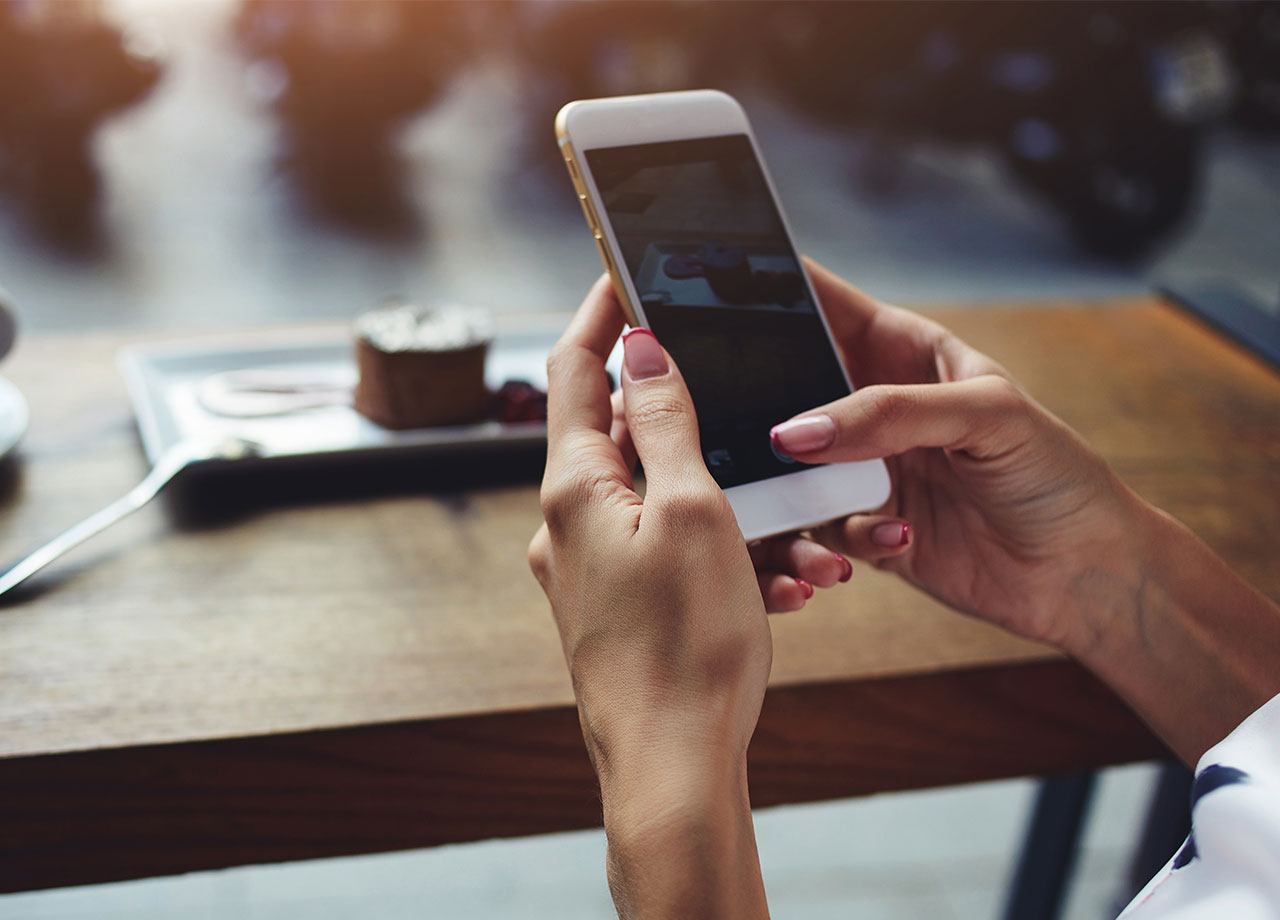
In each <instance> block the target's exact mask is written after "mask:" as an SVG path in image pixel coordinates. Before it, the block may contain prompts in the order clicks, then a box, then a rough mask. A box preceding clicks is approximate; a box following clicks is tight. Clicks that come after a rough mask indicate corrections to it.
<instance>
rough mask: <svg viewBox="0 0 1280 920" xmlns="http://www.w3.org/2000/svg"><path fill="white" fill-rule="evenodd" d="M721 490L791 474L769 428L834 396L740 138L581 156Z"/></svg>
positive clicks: (823, 351) (819, 344)
mask: <svg viewBox="0 0 1280 920" xmlns="http://www.w3.org/2000/svg"><path fill="white" fill-rule="evenodd" d="M585 154H586V159H587V163H588V165H589V166H590V168H591V173H592V175H593V177H594V178H595V182H596V186H597V187H598V188H599V190H600V196H601V198H602V199H603V201H604V206H605V210H606V212H607V213H608V220H609V223H610V224H611V225H612V226H613V232H614V234H615V235H616V236H617V239H618V243H619V245H620V246H621V248H622V256H623V259H624V260H625V262H626V270H627V271H628V272H629V273H630V275H631V279H632V281H633V282H634V283H635V288H636V292H637V294H638V295H639V297H640V301H641V305H642V308H643V310H644V314H645V316H646V317H647V318H648V320H649V325H650V327H651V328H652V329H653V332H654V334H655V335H656V336H657V337H658V341H660V342H661V343H662V344H663V345H664V346H666V348H667V351H669V352H670V353H671V355H672V357H673V358H675V360H676V363H677V364H678V365H679V366H680V371H681V373H683V374H684V377H685V380H686V381H687V382H688V384H689V392H690V393H691V394H692V395H693V402H694V406H695V408H696V409H697V412H698V424H699V428H700V430H701V434H702V454H703V457H704V458H705V459H706V461H707V468H708V469H709V470H710V471H711V474H712V475H713V476H714V477H715V479H716V482H718V483H719V484H720V487H721V488H729V487H730V486H736V485H742V484H743V483H748V482H756V481H758V480H761V479H768V478H770V477H771V476H779V475H782V474H784V473H791V472H795V471H796V470H797V469H798V468H800V467H802V466H803V464H798V463H796V462H795V461H794V460H790V459H789V458H781V457H779V456H777V455H775V454H774V452H773V449H772V447H771V446H770V445H769V429H770V428H772V427H773V426H774V425H776V424H778V423H779V422H782V421H785V420H787V419H788V418H790V417H791V416H793V415H795V414H796V413H798V412H803V411H804V410H806V409H812V408H814V407H815V406H820V405H822V404H823V403H826V402H829V401H831V400H833V399H838V398H839V397H841V396H844V395H846V394H848V392H849V387H848V384H846V383H845V380H844V375H843V374H842V373H841V371H840V365H839V362H838V361H837V359H836V356H835V354H834V352H833V351H832V349H831V345H830V342H829V340H828V339H827V335H826V332H825V331H824V330H823V327H822V320H821V319H820V318H819V317H818V311H817V307H816V306H815V304H814V302H813V300H812V298H811V297H810V296H809V291H808V288H807V286H806V285H805V283H804V279H803V276H802V275H801V273H800V263H799V260H798V259H797V257H796V253H795V250H794V249H793V248H792V246H791V241H790V240H789V239H787V234H786V231H785V230H784V228H783V225H782V219H781V217H780V216H779V214H778V209H777V207H776V206H775V205H774V203H773V196H772V195H770V194H769V187H768V185H767V184H766V183H765V180H764V174H763V173H762V172H761V170H760V166H759V164H758V163H757V162H756V158H755V154H754V152H753V150H752V147H751V142H750V140H748V139H747V137H746V135H743V134H735V135H728V136H725V137H709V138H698V139H696V140H687V141H666V142H663V143H658V144H637V145H633V146H628V147H608V148H602V149H597V150H588V151H585Z"/></svg>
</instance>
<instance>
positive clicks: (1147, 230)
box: [0, 0, 1280, 920]
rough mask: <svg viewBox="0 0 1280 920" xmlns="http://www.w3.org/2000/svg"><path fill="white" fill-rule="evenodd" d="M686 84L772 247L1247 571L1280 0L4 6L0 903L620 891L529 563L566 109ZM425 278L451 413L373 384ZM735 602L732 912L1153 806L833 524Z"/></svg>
mask: <svg viewBox="0 0 1280 920" xmlns="http://www.w3.org/2000/svg"><path fill="white" fill-rule="evenodd" d="M701 88H715V89H721V90H724V91H726V92H728V93H730V94H732V95H733V96H734V97H735V98H736V99H738V100H739V101H740V102H741V104H742V106H743V108H744V109H745V111H746V113H747V114H748V116H749V117H750V120H751V124H752V126H753V129H754V132H755V135H756V139H757V142H758V147H759V151H760V153H761V154H762V156H763V158H764V161H765V162H766V163H767V164H768V169H769V175H770V177H771V179H772V182H773V186H774V190H775V191H776V194H777V197H778V199H779V200H780V202H781V204H782V206H783V208H784V209H785V213H786V217H787V223H788V226H789V228H790V231H791V233H792V235H793V238H794V240H795V244H796V246H797V248H798V249H799V251H800V252H802V253H804V254H805V255H807V256H809V257H811V258H813V259H814V260H816V261H817V262H819V263H821V264H822V265H824V266H826V267H827V268H829V269H831V270H832V271H834V272H835V273H837V274H839V275H840V276H842V277H844V278H847V279H849V280H850V281H851V282H852V283H854V284H855V285H857V286H858V287H859V288H861V289H862V290H864V291H866V292H868V293H869V294H871V295H872V296H874V297H876V298H879V299H880V300H883V301H887V302H891V303H895V304H899V305H902V306H904V307H907V308H909V309H911V310H914V311H918V312H921V313H923V314H925V315H926V316H929V317H931V318H933V319H935V320H937V321H939V322H941V323H942V324H944V325H946V326H948V327H950V328H952V329H953V330H955V331H956V332H957V333H958V334H960V335H961V337H963V338H964V339H966V340H967V341H969V342H970V343H971V344H973V345H974V346H975V347H977V348H979V349H981V350H983V351H984V352H986V353H987V354H989V355H991V356H992V357H993V358H994V359H995V360H997V361H998V362H1000V363H1001V364H1002V365H1003V366H1004V367H1006V368H1008V370H1009V371H1010V372H1011V373H1012V374H1013V375H1014V376H1015V377H1016V378H1018V379H1019V380H1020V381H1021V382H1022V384H1023V386H1024V387H1025V388H1026V389H1027V390H1028V391H1029V392H1030V393H1031V394H1032V395H1034V397H1035V398H1036V399H1038V400H1040V401H1041V402H1042V403H1043V404H1044V405H1046V406H1047V407H1048V408H1049V409H1050V410H1051V411H1053V412H1055V413H1056V414H1058V415H1059V416H1060V417H1062V418H1063V420H1064V421H1066V422H1067V423H1068V424H1070V425H1071V426H1072V427H1074V428H1076V429H1077V430H1078V431H1080V432H1081V434H1082V435H1083V436H1084V437H1085V439H1086V440H1088V441H1089V442H1090V443H1091V444H1093V445H1094V447H1095V448H1096V449H1097V450H1098V451H1099V452H1100V453H1101V454H1102V455H1103V456H1104V457H1105V458H1106V459H1107V460H1108V461H1109V462H1110V463H1111V464H1112V466H1113V468H1114V469H1115V470H1116V471H1117V472H1118V474H1119V475H1120V476H1121V477H1122V478H1123V479H1124V480H1125V481H1126V482H1128V483H1129V484H1130V485H1131V486H1132V487H1133V488H1134V489H1135V490H1136V491H1137V492H1138V493H1139V494H1141V495H1142V496H1143V497H1144V498H1147V499H1148V500H1150V501H1152V502H1154V503H1156V504H1159V505H1160V506H1161V507H1163V508H1165V509H1166V510H1167V511H1168V512H1169V513H1170V514H1172V515H1174V516H1175V517H1177V518H1179V519H1180V520H1182V521H1183V522H1184V523H1185V524H1186V525H1187V526H1188V527H1190V528H1191V529H1192V530H1193V531H1194V532H1195V533H1196V534H1197V535H1198V536H1199V537H1200V538H1201V539H1203V540H1204V541H1205V542H1206V543H1207V544H1208V545H1209V546H1210V547H1211V548H1212V549H1213V550H1214V551H1215V552H1217V553H1218V554H1219V555H1221V556H1222V558H1224V559H1225V560H1226V561H1227V562H1228V563H1229V564H1230V565H1231V566H1232V567H1233V568H1234V569H1235V570H1236V571H1237V572H1238V573H1239V574H1240V575H1241V576H1242V577H1243V578H1244V579H1245V580H1247V581H1249V582H1250V583H1251V584H1253V585H1254V586H1255V587H1256V588H1258V589H1259V590H1260V591H1261V592H1262V593H1263V594H1265V595H1268V596H1269V597H1271V598H1272V599H1273V600H1276V599H1280V567H1278V566H1277V565H1276V563H1275V535H1276V534H1277V533H1280V490H1278V489H1277V488H1276V483H1277V482H1280V377H1278V376H1277V368H1278V367H1280V4H1278V3H1276V2H1272V0H1264V2H1234V0H1224V2H1215V3H1197V2H1187V3H1182V2H1178V3H1168V2H1151V3H1143V4H1133V3H1116V2H1106V0H1098V2H1094V0H1088V2H1080V3H1064V2H1053V0H1050V2H1020V3H1012V4H988V3H982V2H970V0H954V2H934V0H924V2H917V3H905V4H904V3H888V2H867V3H862V2H838V0H831V2H817V0H0V557H3V561H4V563H5V564H6V565H7V566H9V567H8V568H7V569H6V570H4V572H3V574H0V828H2V829H3V830H0V918H15V920H17V918H24V920H27V918H31V920H34V918H45V920H55V918H56V920H70V918H94V920H115V918H121V920H123V918H130V920H159V918H168V917H184V918H188V920H205V918H208V920H215V918H231V917H235V918H243V917H253V918H263V920H274V918H285V917H296V916H308V917H310V918H313V920H320V918H330V917H332V918H340V917H341V918H347V917H379V918H401V917H404V918H408V917H449V918H453V917H457V918H463V917H465V918H498V917H525V918H543V917H546V918H551V917H555V918H559V920H568V918H578V917H581V918H587V917H606V916H612V915H613V914H612V912H613V911H614V906H613V901H612V900H611V896H610V891H609V888H608V884H607V879H606V873H605V864H606V839H605V834H604V831H603V830H602V827H601V821H602V817H601V802H600V793H599V789H598V787H597V785H596V777H595V774H594V773H593V771H592V764H591V762H590V761H589V759H588V757H587V754H586V750H585V748H584V746H583V740H582V736H581V730H580V726H579V723H578V719H577V714H576V711H575V706H574V689H573V686H572V685H571V683H570V679H569V675H568V672H567V671H566V669H565V663H564V657H563V653H562V649H561V646H560V642H559V638H558V636H557V633H556V627H555V623H554V621H553V619H552V617H551V614H550V610H549V607H548V604H547V600H546V598H545V597H544V595H543V593H542V591H541V590H540V589H539V585H538V583H537V581H535V579H534V577H533V576H532V575H531V574H530V572H529V568H528V562H527V558H526V547H527V545H528V542H529V540H530V538H531V537H532V536H533V534H534V532H535V531H536V530H537V528H538V526H539V525H540V524H541V522H542V513H541V511H540V507H539V501H538V484H539V480H540V478H541V475H542V471H543V465H544V462H545V460H546V405H547V403H546V392H545V391H546V387H547V378H546V369H545V361H546V356H547V353H548V351H549V349H550V348H551V346H552V345H553V344H554V343H555V342H556V340H557V338H559V336H560V335H561V333H562V332H563V331H564V329H565V327H566V325H567V323H568V320H569V317H570V316H571V314H572V312H573V310H574V309H575V308H576V307H577V305H578V304H579V302H580V301H581V300H582V298H583V296H584V294H585V293H586V291H587V290H588V289H589V288H590V286H591V285H592V283H593V282H594V281H595V279H596V278H597V277H599V276H600V274H601V272H602V270H603V266H602V263H601V260H600V253H599V252H598V250H597V248H596V245H595V244H594V242H593V241H592V239H591V234H590V231H589V229H588V227H587V225H586V224H585V223H584V221H583V215H582V210H581V208H580V205H579V201H578V200H576V199H577V198H578V196H577V195H576V194H575V190H574V186H573V184H572V183H571V181H570V177H569V175H568V173H567V171H566V169H565V165H564V162H563V158H562V156H561V155H560V150H559V148H558V147H557V141H556V134H555V130H554V121H555V115H556V112H557V111H558V110H559V109H560V107H561V106H562V105H564V104H565V103H567V102H569V101H570V100H574V99H587V98H596V97H607V96H618V95H630V94H640V93H652V92H668V91H677V90H686V89H701ZM649 197H653V196H649ZM633 198H635V202H634V206H635V207H636V208H637V209H639V210H638V211H637V213H638V214H639V212H640V211H642V210H643V209H644V208H645V207H647V206H648V203H647V199H646V198H645V196H644V195H639V196H633ZM635 220H636V222H637V223H639V222H640V221H641V220H642V218H641V217H640V216H637V217H636V218H635ZM682 251H684V250H682ZM689 251H692V250H689ZM664 257H665V256H664ZM782 258H783V262H784V263H785V265H786V266H787V267H793V266H794V263H793V262H791V261H788V260H787V258H786V256H785V254H784V256H783V257H782ZM689 262H690V259H688V258H686V259H685V263H683V264H685V268H686V270H687V271H696V266H695V269H689V268H688V263H689ZM791 274H792V276H793V279H792V280H794V274H795V273H794V272H792V273H791ZM682 285H683V286H684V287H685V288H689V289H692V288H693V287H694V286H698V285H701V286H702V287H706V292H707V297H708V299H709V301H712V302H718V301H715V298H714V297H712V296H711V294H710V291H711V288H710V287H707V282H706V281H704V280H703V279H701V278H700V277H698V278H693V280H688V278H687V277H686V278H685V279H684V280H680V281H679V282H678V283H676V282H670V281H669V279H668V283H667V287H668V288H670V289H671V290H674V291H678V290H679V289H680V288H681V286H682ZM668 294H669V292H668ZM669 299H670V297H669V296H668V300H669ZM677 299H678V298H677ZM664 303H665V302H664ZM774 309H775V310H777V311H782V307H775V308H774ZM371 311H373V313H371ZM379 311H388V313H387V314H386V315H384V316H383V319H382V320H369V319H366V317H368V316H371V315H373V314H374V313H377V312H379ZM397 311H399V312H397ZM432 311H434V312H432ZM729 312H732V311H729ZM783 312H785V311H783ZM428 313H429V314H430V315H432V316H436V317H440V318H441V319H440V323H439V326H438V330H439V329H443V330H444V331H442V332H439V334H440V335H452V334H454V332H456V331H457V330H458V329H461V330H462V332H461V333H459V334H461V335H462V336H463V338H464V340H465V341H466V342H469V341H471V340H470V339H467V338H466V337H467V336H470V335H479V334H480V333H477V332H476V330H477V329H479V328H481V327H483V329H484V330H491V331H492V335H491V341H490V342H489V345H488V351H487V357H483V358H482V359H481V362H482V366H479V365H477V366H476V369H475V373H476V374H477V375H478V376H477V380H478V379H479V375H482V376H483V385H480V384H477V385H478V386H480V389H479V390H478V391H477V394H478V396H477V398H478V400H479V401H478V402H477V403H476V405H475V407H473V409H470V410H467V411H469V412H470V413H471V414H469V415H465V416H458V417H454V416H447V413H448V412H449V411H451V409H450V406H454V405H455V399H457V398H460V397H455V396H454V395H451V394H453V392H454V391H453V390H449V389H448V386H447V385H445V384H439V383H437V382H436V381H435V380H433V379H424V380H423V381H420V383H419V384H418V386H419V389H420V391H421V392H427V393H429V392H430V391H432V390H439V392H443V393H444V394H445V396H444V397H441V398H438V399H435V400H434V401H433V400H432V399H431V398H430V397H429V396H415V397H414V398H413V400H412V402H414V406H413V408H412V410H409V409H404V407H403V406H401V407H398V408H397V409H396V411H397V412H401V411H402V410H403V412H408V413H409V414H408V415H404V414H398V415H395V416H394V418H393V417H392V416H391V415H385V414H381V415H380V414H379V412H380V410H378V409H373V408H370V406H371V405H373V404H374V403H376V402H377V401H378V400H379V399H380V398H384V397H385V396H386V393H385V389H384V388H383V384H381V383H378V382H377V381H376V380H375V374H376V373H380V371H378V370H376V368H375V366H374V364H372V363H367V362H374V361H376V360H377V358H376V356H375V357H372V358H370V357H369V356H368V355H366V354H365V352H364V351H363V350H362V349H364V347H365V344H366V340H365V339H360V347H359V348H357V347H356V339H357V338H358V337H359V336H361V335H365V336H373V333H370V332H368V330H369V329H370V328H372V327H371V326H370V325H369V324H370V323H375V324H376V323H382V325H380V326H378V329H379V330H382V331H380V332H379V333H378V334H379V335H381V334H384V333H385V334H386V335H394V334H395V330H394V329H393V328H392V327H393V326H394V325H395V324H396V323H398V322H400V321H401V320H404V321H405V322H409V321H410V320H412V319H413V318H414V317H418V318H420V317H422V316H423V315H427V314H428ZM405 317H409V319H405ZM353 330H354V331H353ZM386 330H391V331H389V332H388V331H386ZM488 334H489V333H488V332H485V333H484V335H488ZM464 344H465V343H464ZM463 350H464V351H465V350H466V349H465V348H464V349H463ZM384 357H385V355H384ZM460 360H461V359H460ZM607 367H608V368H609V370H610V372H611V373H612V374H614V375H615V377H616V375H617V373H618V369H619V364H618V355H617V353H615V354H614V355H613V356H612V357H611V358H610V362H609V363H608V364H607ZM450 373H453V371H452V370H451V371H450ZM457 373H459V374H461V373H463V371H461V370H459V371H458V372H457ZM451 379H452V378H451ZM446 404H449V405H446ZM414 411H420V412H422V413H423V414H422V415H421V416H415V415H414V414H413V412H414ZM441 412H445V413H446V415H441V414H439V413H441ZM389 419H390V420H389ZM918 526H920V524H919V523H918V524H917V527H918ZM1268 535H1270V536H1268ZM33 554H34V555H33ZM771 628H772V635H773V643H774V653H773V654H774V657H773V671H772V677H771V682H770V687H769V690H768V691H767V694H766V698H765V704H764V710H763V711H762V715H761V721H760V724H759V727H758V729H757V732H756V735H755V737H754V739H753V741H752V745H751V748H750V749H749V751H748V762H749V764H750V773H749V776H750V780H751V793H752V805H753V814H754V821H755V832H756V840H757V844H758V847H759V851H760V862H761V867H762V872H763V876H764V882H765V888H766V890H767V892H768V896H769V903H770V908H771V911H772V914H773V916H776V917H783V918H786V917H797V918H800V917H803V918H807V920H813V918H820V917H837V916H839V917H858V918H872V920H878V918H886V920H887V918H902V917H911V918H986V917H990V918H997V917H999V918H1006V920H1024V918H1063V920H1101V918H1110V917H1114V916H1116V914H1117V912H1118V911H1119V910H1120V909H1121V908H1122V907H1123V906H1124V905H1125V904H1126V903H1128V902H1129V900H1130V899H1131V898H1132V897H1133V895H1134V894H1135V893H1136V892H1137V891H1138V890H1139V889H1141V888H1142V886H1143V885H1144V884H1145V883H1146V881H1147V879H1149V878H1150V877H1151V876H1152V875H1153V874H1154V873H1155V872H1156V871H1157V870H1158V869H1159V868H1160V867H1161V866H1163V865H1164V864H1165V863H1166V861H1167V860H1168V859H1169V858H1170V857H1171V856H1172V855H1173V854H1174V852H1175V851H1176V850H1177V849H1178V848H1179V847H1180V846H1181V845H1182V842H1183V839H1184V838H1185V837H1186V834H1187V831H1188V826H1189V820H1190V819H1189V815H1188V806H1187V797H1188V790H1189V788H1190V783H1191V773H1190V771H1189V770H1188V768H1187V767H1186V766H1185V765H1183V764H1182V763H1181V762H1180V761H1178V760H1177V758H1176V757H1175V756H1174V755H1173V754H1172V753H1171V752H1170V751H1169V750H1168V748H1166V747H1165V745H1164V744H1163V743H1162V742H1161V741H1160V739H1159V738H1158V737H1156V736H1155V735H1154V734H1153V733H1152V731H1151V730H1150V729H1149V728H1148V727H1147V726H1146V725H1145V724H1144V723H1143V722H1142V721H1141V719H1139V718H1138V717H1137V716H1135V715H1134V714H1133V712H1131V711H1130V710H1129V709H1128V708H1127V707H1126V705H1125V704H1124V703H1123V702H1122V701H1120V700H1119V699H1118V698H1117V697H1116V696H1115V695H1114V694H1113V693H1112V691H1111V690H1109V689H1108V688H1107V687H1106V686H1104V685H1103V684H1102V683H1100V682H1099V681H1098V680H1097V679H1096V678H1094V677H1092V676H1091V675H1089V674H1088V673H1087V672H1086V671H1084V670H1083V669H1082V668H1081V667H1080V666H1078V665H1076V664H1075V663H1073V662H1072V661H1071V660H1069V659H1067V658H1066V657H1064V656H1063V655H1062V654H1061V653H1060V652H1057V651H1055V650H1053V649H1051V648H1049V647H1047V646H1044V645H1041V644H1038V643H1034V642H1031V641H1028V640H1024V639H1018V638H1015V637H1013V636H1011V635H1009V634H1007V633H1003V632H1001V631H1000V630H998V629H997V628H995V627H993V626H990V625H987V624H985V623H982V622H979V621H977V620H974V619H972V618H969V617H964V616H959V615H957V614H956V613H955V612H954V611H952V610H949V609H947V608H946V607H945V606H944V605H943V604H942V603H940V602H939V601H937V600H934V599H933V598H931V597H929V596H926V595H924V594H922V593H921V592H919V591H916V590H915V589H913V588H911V587H910V586H909V585H907V584H905V583H903V582H901V581H900V580H897V579H895V578H894V577H893V576H891V575H889V574H888V573H886V572H882V571H876V570H874V569H873V568H871V567H867V566H860V565H858V564H857V563H856V562H855V572H854V574H853V577H852V580H851V581H850V582H849V584H841V585H838V586H836V587H835V588H833V589H830V590H822V591H820V592H819V595H818V596H817V597H815V598H814V599H813V600H812V601H811V602H810V603H809V604H808V605H807V607H806V609H805V610H803V611H800V612H796V613H791V614H788V615H786V616H785V617H773V618H771Z"/></svg>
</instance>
